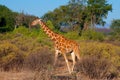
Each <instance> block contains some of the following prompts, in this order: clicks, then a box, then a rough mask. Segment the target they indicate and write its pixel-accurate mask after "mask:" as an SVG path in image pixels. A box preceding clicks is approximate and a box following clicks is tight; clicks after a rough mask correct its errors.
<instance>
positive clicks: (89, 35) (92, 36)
mask: <svg viewBox="0 0 120 80" xmlns="http://www.w3.org/2000/svg"><path fill="white" fill-rule="evenodd" d="M81 37H82V38H83V39H85V40H99V41H103V40H104V35H103V34H102V33H100V32H96V31H94V30H87V31H83V32H82V35H81Z"/></svg>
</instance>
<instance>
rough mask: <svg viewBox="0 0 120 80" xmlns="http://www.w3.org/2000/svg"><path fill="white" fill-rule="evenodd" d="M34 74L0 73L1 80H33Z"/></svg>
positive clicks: (26, 72)
mask: <svg viewBox="0 0 120 80" xmlns="http://www.w3.org/2000/svg"><path fill="white" fill-rule="evenodd" d="M33 78H34V72H30V71H22V72H0V80H33Z"/></svg>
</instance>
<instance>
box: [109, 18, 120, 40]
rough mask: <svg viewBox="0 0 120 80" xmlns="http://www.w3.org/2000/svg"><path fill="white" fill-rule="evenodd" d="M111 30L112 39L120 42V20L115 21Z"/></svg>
mask: <svg viewBox="0 0 120 80" xmlns="http://www.w3.org/2000/svg"><path fill="white" fill-rule="evenodd" d="M110 28H111V29H112V35H113V36H112V37H114V38H115V39H117V40H120V20H119V19H117V20H113V21H112V23H111V26H110Z"/></svg>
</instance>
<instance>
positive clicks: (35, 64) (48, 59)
mask: <svg viewBox="0 0 120 80" xmlns="http://www.w3.org/2000/svg"><path fill="white" fill-rule="evenodd" d="M53 59H54V58H53V56H52V55H51V54H50V51H49V50H48V49H47V48H43V49H38V50H36V51H35V52H33V53H31V54H29V55H28V56H27V57H26V59H25V63H24V66H25V67H26V68H28V69H29V70H42V69H48V68H49V69H51V68H52V64H53Z"/></svg>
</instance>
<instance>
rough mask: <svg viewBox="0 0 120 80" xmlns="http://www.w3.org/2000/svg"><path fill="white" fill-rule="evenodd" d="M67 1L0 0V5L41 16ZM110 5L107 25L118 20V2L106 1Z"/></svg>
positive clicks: (119, 0)
mask: <svg viewBox="0 0 120 80" xmlns="http://www.w3.org/2000/svg"><path fill="white" fill-rule="evenodd" d="M68 1H69V0H34V1H33V0H0V5H5V6H6V7H8V8H9V9H11V10H12V11H14V12H22V11H23V12H24V13H26V14H30V15H35V16H38V17H41V16H43V15H44V14H45V13H47V12H49V11H53V10H54V9H55V8H59V7H60V6H62V5H66V4H68ZM107 1H108V3H109V4H112V7H113V10H112V12H109V14H108V17H107V19H105V21H106V23H107V24H110V23H111V21H112V20H114V19H120V0H107Z"/></svg>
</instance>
